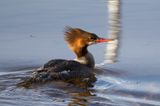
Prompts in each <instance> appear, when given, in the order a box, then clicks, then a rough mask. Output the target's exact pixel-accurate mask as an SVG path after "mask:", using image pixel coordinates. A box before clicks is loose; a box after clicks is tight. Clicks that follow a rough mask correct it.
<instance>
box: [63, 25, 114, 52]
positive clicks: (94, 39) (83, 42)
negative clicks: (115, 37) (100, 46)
mask: <svg viewBox="0 0 160 106" xmlns="http://www.w3.org/2000/svg"><path fill="white" fill-rule="evenodd" d="M64 35H65V40H66V41H67V43H68V45H69V47H70V48H71V50H72V51H74V52H75V53H76V54H77V53H80V52H81V55H83V54H85V53H86V52H87V47H88V46H89V45H92V44H96V43H102V42H109V41H111V39H106V38H100V37H98V36H97V35H96V34H94V33H90V32H87V31H84V30H82V29H79V28H72V27H66V28H65V33H64Z"/></svg>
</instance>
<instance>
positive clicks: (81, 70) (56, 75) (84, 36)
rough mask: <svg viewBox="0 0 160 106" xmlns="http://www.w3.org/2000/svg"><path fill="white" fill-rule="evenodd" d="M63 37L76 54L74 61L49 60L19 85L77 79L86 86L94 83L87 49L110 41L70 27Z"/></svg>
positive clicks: (90, 58)
mask: <svg viewBox="0 0 160 106" xmlns="http://www.w3.org/2000/svg"><path fill="white" fill-rule="evenodd" d="M64 35H65V36H64V38H65V41H66V42H67V44H68V46H69V48H70V49H71V50H72V51H73V52H74V53H75V54H76V59H75V60H65V59H54V60H50V61H49V62H47V63H46V64H44V66H43V67H42V68H41V69H37V70H35V71H34V72H33V73H32V75H31V76H30V77H29V78H26V80H25V81H23V82H21V83H19V84H20V85H22V86H30V85H31V84H32V83H41V82H48V81H54V80H62V81H65V82H66V81H67V82H72V83H73V82H76V81H77V79H78V81H82V82H87V83H88V84H91V83H92V82H95V81H96V77H95V74H94V71H93V70H94V67H95V60H94V57H93V55H92V54H91V53H90V52H89V51H88V49H87V47H88V46H90V45H92V44H97V43H102V42H109V41H111V39H105V38H100V37H98V36H97V35H96V34H94V33H90V32H87V31H84V30H82V29H79V28H72V27H66V29H65V32H64ZM78 83H79V82H78Z"/></svg>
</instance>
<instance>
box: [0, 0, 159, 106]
mask: <svg viewBox="0 0 160 106" xmlns="http://www.w3.org/2000/svg"><path fill="white" fill-rule="evenodd" d="M159 3H160V1H158V0H152V1H151V0H149V1H146V0H140V1H139V0H123V2H122V39H121V48H120V55H119V58H118V59H119V61H118V62H117V63H115V64H108V65H105V66H101V68H105V69H107V70H108V69H109V70H111V71H108V72H104V73H101V74H98V75H97V78H98V80H97V82H96V83H95V85H94V87H93V88H90V89H88V90H86V89H81V88H79V87H75V86H74V85H70V84H66V83H63V84H62V82H53V83H51V84H46V85H41V86H36V87H33V88H31V89H24V88H17V87H16V86H15V85H16V84H17V83H18V82H19V81H20V80H21V79H23V78H24V77H25V76H28V75H29V73H30V72H31V71H32V69H35V68H38V67H40V66H42V65H43V64H44V63H45V62H47V61H48V60H50V59H52V58H66V59H73V58H74V55H73V53H72V52H71V51H70V50H69V49H68V48H67V46H66V43H64V40H63V28H64V27H65V26H66V25H69V26H72V27H80V28H83V29H85V30H87V31H90V32H94V33H96V34H98V35H100V36H102V37H106V36H107V32H108V23H107V20H108V18H107V2H106V1H105V0H87V1H86V0H45V1H44V0H34V1H32V0H27V1H25V0H21V1H19V0H14V1H13V0H5V1H0V13H1V14H0V103H1V105H3V106H33V105H35V106H36V105H37V106H44V105H47V106H53V105H54V106H67V105H68V106H74V105H76V106H106V105H107V106H157V105H160V102H159V100H160V89H159V88H160V78H159V76H160V72H159V69H160V65H159V63H160V49H159V46H160V37H159V34H160V30H159V27H160V21H159V19H160V12H159V10H160V7H159ZM104 48H105V44H102V45H97V46H92V47H90V48H89V49H90V51H91V52H92V53H93V54H94V56H95V59H96V63H100V62H102V61H103V56H104V51H105V50H104Z"/></svg>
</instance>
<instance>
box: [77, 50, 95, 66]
mask: <svg viewBox="0 0 160 106" xmlns="http://www.w3.org/2000/svg"><path fill="white" fill-rule="evenodd" d="M75 60H76V61H78V62H80V63H81V64H85V65H86V66H88V67H90V68H94V66H95V61H94V57H93V55H92V54H91V53H89V52H87V54H86V55H84V56H82V57H79V58H76V59H75Z"/></svg>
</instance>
